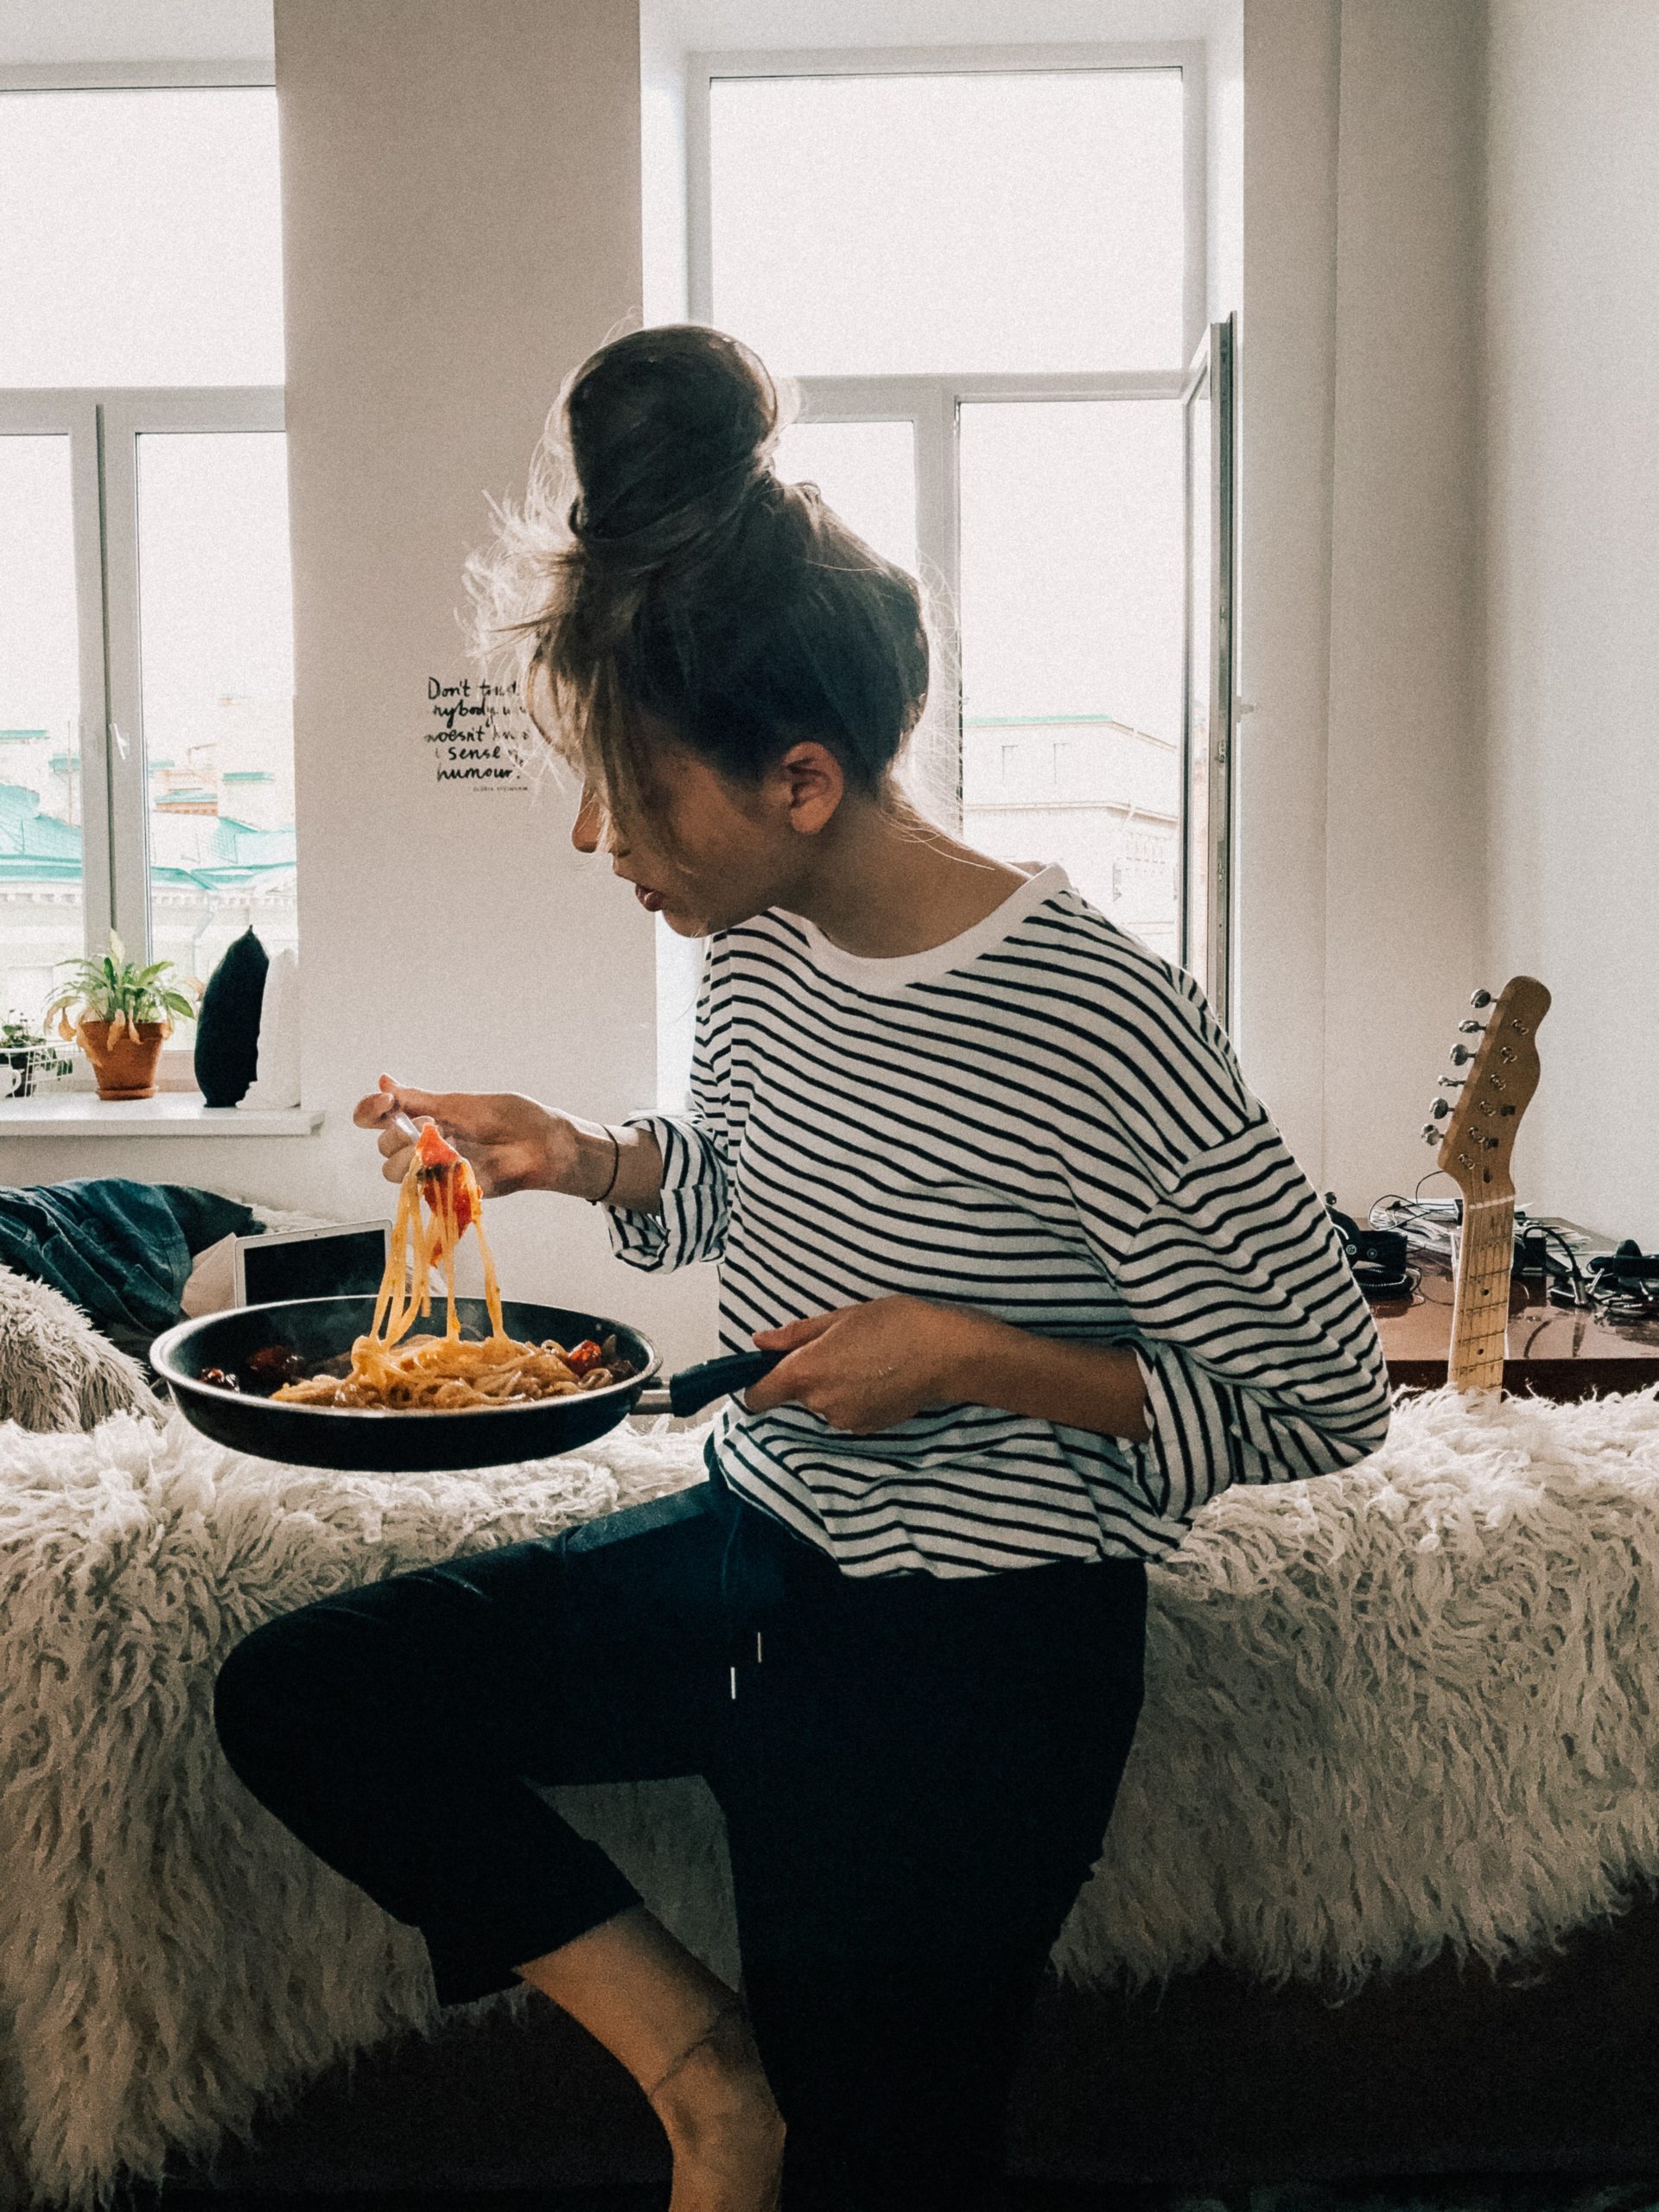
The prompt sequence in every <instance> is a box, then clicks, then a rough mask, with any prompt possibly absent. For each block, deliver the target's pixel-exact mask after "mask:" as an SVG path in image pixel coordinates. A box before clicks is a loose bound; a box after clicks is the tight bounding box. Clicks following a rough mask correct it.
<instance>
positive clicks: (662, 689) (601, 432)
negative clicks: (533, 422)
mask: <svg viewBox="0 0 1659 2212" xmlns="http://www.w3.org/2000/svg"><path fill="white" fill-rule="evenodd" d="M786 420H787V417H786V415H785V404H784V401H783V399H782V398H781V397H780V394H779V386H778V385H777V384H775V383H774V381H773V379H772V377H771V375H770V374H769V373H768V372H767V371H766V368H765V366H764V365H763V364H762V363H761V362H760V359H758V358H757V357H756V355H755V354H754V353H752V352H751V351H750V350H749V348H748V347H747V346H745V345H743V344H741V342H740V340H737V339H735V338H731V337H728V336H727V335H726V334H724V333H722V332H721V331H718V330H711V329H709V328H706V327H703V326H702V325H700V324H695V323H681V324H671V325H668V326H665V327H658V328H653V329H647V330H639V331H633V332H631V333H630V334H628V335H627V336H626V337H623V338H618V339H616V340H613V341H612V342H611V343H610V344H609V345H607V346H601V348H600V350H599V351H598V352H597V353H594V354H592V355H590V356H589V358H588V359H587V360H586V361H584V362H583V363H582V365H581V367H580V368H578V369H577V370H576V371H575V372H574V373H573V374H572V375H571V376H570V377H569V378H568V379H567V381H566V383H565V385H564V388H563V391H561V392H560V395H559V398H558V402H557V404H556V407H555V409H554V411H553V414H552V416H550V421H549V426H548V430H547V433H546V435H545V436H544V437H543V441H542V444H541V446H540V448H538V450H537V455H536V460H535V462H534V465H533V467H532V470H531V480H530V485H529V488H528V491H527V493H526V495H525V499H524V504H523V505H522V506H511V505H509V506H506V507H504V508H502V509H500V510H499V511H498V517H497V519H498V524H499V531H498V536H497V538H496V542H495V543H494V544H493V546H492V547H490V548H489V549H488V550H486V551H485V552H483V553H480V554H479V555H476V556H474V559H473V560H472V562H471V563H469V564H468V581H469V584H470V587H471V589H472V593H473V598H474V607H475V611H476V615H477V620H478V630H479V643H480V647H481V648H482V649H484V650H485V651H486V653H487V652H492V651H493V656H494V658H495V659H496V663H497V665H498V666H499V665H500V664H501V659H502V656H503V653H504V652H505V658H506V660H507V662H508V664H509V665H510V666H511V667H512V671H513V672H514V673H515V674H516V676H517V678H518V689H519V696H520V698H521V700H522V702H523V704H524V709H525V710H526V711H527V713H528V714H529V715H530V717H531V721H533V722H534V724H535V726H536V728H537V730H538V731H539V732H540V733H541V734H542V736H543V738H544V739H545V740H546V741H548V742H549V744H550V746H551V747H553V749H554V750H555V752H556V753H558V754H559V755H560V756H561V757H562V758H563V760H565V761H567V762H568V763H569V766H571V767H573V768H574V769H575V770H576V771H577V772H579V773H580V774H581V775H582V778H583V779H584V780H585V781H586V782H587V783H588V785H589V786H590V787H591V788H593V789H594V791H596V792H597V793H598V794H599V796H600V797H601V799H602V801H603V803H604V804H605V805H606V806H607V809H608V810H610V811H611V812H612V813H613V814H615V815H620V816H621V817H631V816H632V815H635V814H636V813H640V812H644V813H653V812H655V811H656V810H657V809H656V807H655V804H654V802H655V800H656V799H657V798H658V793H659V791H660V785H659V781H658V776H657V774H656V770H657V768H658V766H659V765H660V760H661V746H660V728H658V724H666V725H667V727H668V728H669V730H670V731H671V734H672V737H673V740H674V741H675V742H677V744H679V745H682V746H684V747H688V748H689V749H690V751H692V752H693V753H696V754H697V755H699V756H700V757H701V758H702V759H703V760H706V761H707V762H708V763H709V765H710V766H713V767H714V768H715V769H717V770H719V771H720V772H721V773H723V774H724V775H726V776H728V778H730V779H733V780H734V781H735V782H738V783H740V784H753V783H754V782H756V781H757V780H758V779H760V777H761V776H762V775H764V774H765V772H766V771H767V769H769V768H771V767H772V766H774V765H775V764H776V762H777V761H778V760H780V759H781V758H782V757H783V755H784V754H785V753H786V752H787V751H788V750H789V747H791V745H793V744H796V743H798V742H799V741H801V740H802V739H804V738H815V739H817V740H818V741H820V742H821V743H822V744H823V745H824V746H826V747H828V748H829V751H830V752H831V753H834V754H835V756H836V760H838V761H839V763H840V765H841V768H842V773H843V775H844V776H845V777H846V779H847V781H848V783H849V785H850V786H851V787H852V788H854V789H855V790H857V791H862V792H867V793H874V792H876V791H879V790H880V787H881V785H882V783H883V781H884V779H885V778H886V777H887V772H888V771H889V769H890V768H891V767H892V766H893V764H894V762H895V760H897V759H898V757H899V753H900V752H901V750H902V749H903V747H904V746H905V744H906V741H907V739H908V738H909V737H910V734H911V733H912V730H913V729H914V728H915V727H916V724H917V722H918V720H919V718H920V716H921V714H922V710H923V708H924V706H925V702H926V698H927V689H928V666H929V659H928V635H927V624H926V620H925V610H924V607H923V602H922V595H921V591H920V588H919V586H918V583H917V581H916V579H915V578H914V577H913V576H912V575H908V574H907V573H906V571H905V570H904V569H900V568H898V567H896V566H895V565H894V564H893V563H892V562H889V561H885V560H883V559H882V558H881V556H880V555H879V554H877V553H875V552H874V551H873V550H871V548H870V547H869V546H868V545H867V544H866V543H864V541H863V540H862V539H861V538H860V537H857V536H856V535H855V533H854V532H853V531H851V530H849V528H848V526H847V524H845V523H844V522H842V519H841V518H840V517H839V516H838V515H836V513H835V512H833V511H832V510H831V509H830V508H829V507H828V506H826V505H824V502H823V497H822V495H821V494H820V493H819V492H818V489H817V486H816V485H811V484H785V483H784V482H782V481H780V480H779V477H778V476H777V475H776V474H775V473H774V472H773V469H772V453H773V450H774V448H775V447H776V445H777V442H778V438H779V433H780V431H781V430H782V429H784V427H785V422H786ZM641 710H643V712H642V711H641ZM653 717H654V718H656V721H655V722H653V721H652V718H653ZM654 728H655V729H656V730H657V735H656V737H655V739H654V738H653V729H654Z"/></svg>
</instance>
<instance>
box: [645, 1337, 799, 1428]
mask: <svg viewBox="0 0 1659 2212" xmlns="http://www.w3.org/2000/svg"><path fill="white" fill-rule="evenodd" d="M783 1357H785V1355H784V1354H783V1353H782V1352H780V1351H734V1352H730V1353H728V1355H727V1356H726V1357H725V1358H723V1359H705V1360H703V1361H702V1362H701V1363H699V1364H698V1365H697V1366H696V1367H683V1368H682V1369H681V1370H680V1371H679V1373H678V1374H677V1375H676V1376H671V1378H670V1381H669V1385H668V1409H669V1411H670V1413H671V1414H675V1415H677V1417H678V1418H679V1419H681V1420H683V1419H684V1418H685V1416H686V1415H687V1414H695V1413H701V1412H702V1408H703V1407H704V1406H706V1405H709V1404H710V1403H712V1402H713V1401H714V1400H715V1398H723V1397H726V1396H728V1395H734V1394H735V1393H736V1392H737V1391H739V1390H747V1389H748V1387H749V1385H750V1383H758V1382H759V1381H760V1377H761V1376H763V1375H770V1374H771V1372H772V1369H773V1368H774V1367H776V1366H777V1364H778V1363H779V1360H780V1359H782V1358H783Z"/></svg>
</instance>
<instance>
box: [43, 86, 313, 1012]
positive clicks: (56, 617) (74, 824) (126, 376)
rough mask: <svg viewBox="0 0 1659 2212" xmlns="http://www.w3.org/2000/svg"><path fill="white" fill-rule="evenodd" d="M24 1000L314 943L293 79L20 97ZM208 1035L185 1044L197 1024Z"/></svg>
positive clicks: (199, 971)
mask: <svg viewBox="0 0 1659 2212" xmlns="http://www.w3.org/2000/svg"><path fill="white" fill-rule="evenodd" d="M0 296H3V297H4V298H5V300H6V302H7V312H6V315H5V316H4V317H3V318H0V1011H4V1010H10V1009H15V1010H16V1012H18V1013H20V1014H24V1015H28V1016H35V1015H38V1014H39V1012H40V1010H41V1006H42V1005H43V1004H44V1002H45V1001H46V1000H47V998H48V996H49V995H50V994H51V989H52V987H53V982H54V976H55V975H56V973H57V971H58V968H59V963H61V962H63V961H64V960H66V959H68V958H71V957H74V956H76V955H79V953H80V952H81V951H82V950H93V951H101V950H103V948H104V945H105V940H106V937H107V933H108V931H109V930H110V929H111V927H114V928H116V929H117V930H118V931H119V932H120V934H121V936H122V938H123V939H124V942H125V944H126V945H127V948H128V950H129V951H130V952H133V953H136V952H137V951H138V950H140V949H141V948H144V949H147V950H148V951H149V954H150V957H155V958H158V959H159V958H167V959H170V960H173V961H175V962H176V963H178V965H179V967H180V968H181V969H182V970H183V972H184V973H185V974H186V975H187V976H195V977H198V978H205V977H206V976H207V974H208V973H209V972H210V971H211V969H213V966H214V964H215V963H217V961H218V959H219V956H220V954H221V953H222V952H223V951H224V950H225V947H226V944H228V943H229V942H230V940H231V938H232V937H234V936H236V935H238V934H239V932H240V931H242V930H244V929H245V928H247V927H248V926H249V925H251V926H252V927H253V928H254V929H255V930H256V931H257V933H258V935H259V937H260V938H261V940H262V942H263V943H264V945H265V947H266V949H267V950H268V951H270V952H273V953H274V952H276V951H277V950H282V949H283V948H284V947H288V946H292V945H294V944H296V938H297V919H296V874H295V855H294V750H293V645H292V638H293V623H292V605H291V588H290V581H289V554H288V499H287V476H286V450H285V440H284V436H283V403H282V389H281V381H282V375H283V359H282V355H283V331H282V289H281V213H280V200H279V193H278V178H277V117H276V96H275V93H274V92H272V91H271V89H270V86H211V87H207V86H201V87H196V86H176V87H175V86H169V87H166V88H158V89H145V90H141V91H140V90H134V91H103V90H99V91H78V90H55V91H47V90H40V91H36V90H30V91H7V92H0ZM178 1041H179V1043H180V1044H181V1046H182V1045H183V1044H185V1043H187V1042H188V1039H180V1040H178Z"/></svg>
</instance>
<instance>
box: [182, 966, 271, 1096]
mask: <svg viewBox="0 0 1659 2212" xmlns="http://www.w3.org/2000/svg"><path fill="white" fill-rule="evenodd" d="M269 967H270V957H269V955H268V954H267V953H266V951H265V948H264V945H263V944H260V942H259V940H258V938H257V937H256V936H255V935H254V933H253V931H252V930H251V929H245V930H244V931H243V932H242V934H241V936H240V937H238V938H234V939H232V943H231V944H230V947H229V949H228V950H226V955H225V957H224V958H223V959H222V960H221V961H220V962H219V965H218V967H217V968H215V969H214V970H213V974H212V975H211V976H209V977H208V978H207V989H206V990H205V991H204V992H203V993H202V995H201V1012H200V1014H198V1015H197V1016H196V1052H195V1068H196V1081H197V1082H198V1083H199V1084H200V1085H201V1096H202V1101H203V1103H204V1104H206V1105H208V1106H237V1105H239V1104H240V1103H241V1102H242V1098H243V1096H244V1095H245V1092H246V1090H247V1088H248V1086H249V1084H251V1082H252V1081H253V1078H254V1076H255V1073H256V1072H257V1069H258V1065H259V1013H260V1008H261V1007H262V1006H263V1005H264V996H265V970H266V969H268V968H269Z"/></svg>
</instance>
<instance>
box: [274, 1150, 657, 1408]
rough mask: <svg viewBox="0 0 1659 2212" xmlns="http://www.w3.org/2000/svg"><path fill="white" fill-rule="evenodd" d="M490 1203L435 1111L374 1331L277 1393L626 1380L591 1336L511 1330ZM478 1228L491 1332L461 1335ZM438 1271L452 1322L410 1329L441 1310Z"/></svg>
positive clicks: (498, 1389) (510, 1398) (482, 1391)
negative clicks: (504, 1315) (566, 1341)
mask: <svg viewBox="0 0 1659 2212" xmlns="http://www.w3.org/2000/svg"><path fill="white" fill-rule="evenodd" d="M482 1214H483V1199H482V1196H481V1194H480V1191H479V1187H478V1178H477V1177H476V1176H475V1175H474V1173H473V1170H472V1166H471V1163H470V1162H469V1161H467V1160H463V1159H462V1157H461V1154H459V1153H458V1152H457V1151H456V1150H455V1148H454V1146H453V1145H450V1144H448V1143H446V1142H445V1141H444V1140H443V1138H442V1137H441V1136H440V1135H439V1134H438V1132H437V1128H436V1127H435V1124H433V1123H432V1122H425V1123H424V1124H423V1126H422V1129H421V1134H420V1139H419V1141H418V1142H417V1144H416V1147H415V1156H414V1158H413V1160H411V1161H410V1166H409V1172H408V1173H407V1174H406V1175H405V1176H404V1179H403V1182H402V1184H401V1185H399V1188H398V1192H397V1217H396V1219H395V1220H394V1221H393V1224H392V1230H391V1250H390V1251H389V1252H388V1254H387V1255H386V1270H385V1274H384V1275H383V1276H382V1277H381V1279H380V1289H379V1294H378V1296H377V1298H376V1300H375V1302H374V1319H373V1320H372V1323H371V1324H370V1326H369V1332H368V1334H367V1335H366V1336H362V1337H359V1338H358V1339H357V1342H356V1343H355V1344H353V1346H352V1355H351V1367H350V1369H349V1370H348V1372H347V1373H346V1374H345V1375H343V1376H323V1375H319V1376H313V1377H311V1378H310V1379H309V1380H308V1381H305V1382H301V1383H284V1384H283V1387H282V1388H281V1389H279V1390H276V1391H273V1392H272V1394H271V1395H272V1396H273V1397H275V1398H280V1399H284V1400H286V1401H287V1402H289V1404H291V1405H292V1404H298V1405H308V1406H341V1407H359V1408H382V1409H385V1410H393V1411H397V1412H429V1413H467V1412H474V1411H477V1410H478V1409H479V1408H483V1407H489V1406H512V1405H524V1404H528V1403H530V1402H533V1401H535V1400H537V1399H541V1398H562V1397H566V1396H569V1395H570V1394H572V1393H573V1392H575V1391H578V1390H601V1389H605V1388H606V1387H607V1385H608V1384H610V1383H619V1382H621V1381H623V1380H624V1379H625V1378H626V1375H627V1373H628V1371H629V1370H628V1369H627V1367H626V1363H622V1362H620V1361H617V1360H614V1359H613V1360H611V1361H609V1362H607V1359H606V1357H605V1354H604V1351H602V1349H601V1346H600V1345H598V1344H595V1343H594V1342H593V1340H592V1339H591V1338H589V1339H588V1340H586V1341H584V1342H583V1343H582V1344H575V1345H572V1346H571V1347H570V1348H569V1350H568V1351H567V1350H566V1348H565V1347H564V1346H563V1344H556V1343H555V1342H554V1341H553V1340H552V1339H551V1338H549V1339H548V1340H547V1342H546V1343H544V1344H520V1343H519V1342H518V1340H517V1339H516V1338H512V1337H510V1336H509V1335H508V1334H507V1332H506V1331H505V1328H504V1327H503V1325H502V1320H501V1293H500V1289H499V1287H498V1285H497V1282H496V1275H495V1262H494V1260H493V1257H492V1255H491V1252H490V1247H489V1241H488V1239H487V1238H486V1236H485V1234H484V1223H483V1217H482ZM468 1229H471V1230H474V1232H475V1233H476V1235H477V1237H478V1245H479V1250H480V1254H481V1255H482V1257H483V1262H484V1303H485V1307H486V1311H487V1313H488V1314H489V1317H490V1333H489V1335H488V1336H487V1337H486V1338H483V1339H482V1340H481V1341H480V1340H477V1339H474V1338H463V1337H462V1335H461V1319H460V1316H459V1314H458V1313H457V1312H456V1309H455V1249H456V1247H457V1246H458V1245H459V1244H460V1243H461V1238H462V1237H463V1236H465V1235H466V1234H467V1230H468ZM434 1274H439V1275H441V1276H442V1280H443V1283H444V1286H445V1287H446V1289H447V1292H448V1319H447V1323H446V1326H445V1329H444V1333H443V1334H442V1336H441V1337H439V1336H431V1335H420V1336H411V1335H410V1329H411V1327H412V1326H413V1325H414V1322H415V1320H416V1317H417V1316H424V1315H427V1314H429V1313H431V1311H432V1287H433V1276H434Z"/></svg>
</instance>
